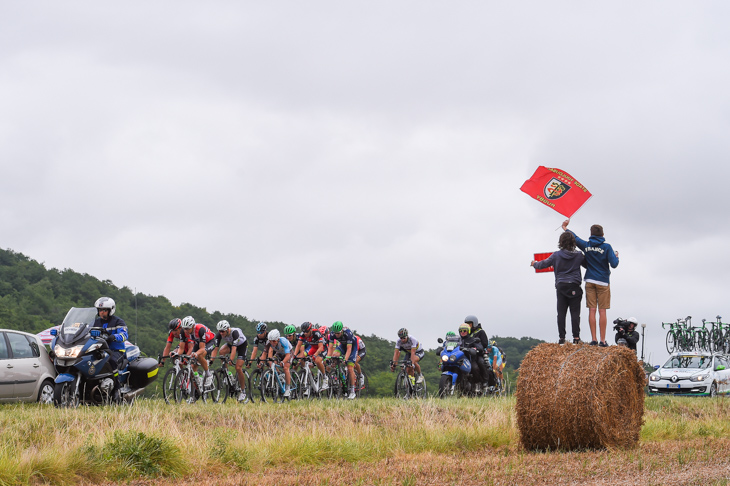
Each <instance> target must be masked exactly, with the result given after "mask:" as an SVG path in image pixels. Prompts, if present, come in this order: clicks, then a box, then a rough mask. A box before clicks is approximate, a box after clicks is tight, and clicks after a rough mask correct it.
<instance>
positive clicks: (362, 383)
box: [355, 372, 368, 398]
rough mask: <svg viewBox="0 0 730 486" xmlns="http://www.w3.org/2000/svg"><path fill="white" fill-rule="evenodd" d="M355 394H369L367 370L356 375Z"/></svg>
mask: <svg viewBox="0 0 730 486" xmlns="http://www.w3.org/2000/svg"><path fill="white" fill-rule="evenodd" d="M355 380H356V381H355V394H356V395H357V398H364V397H367V396H368V377H367V375H366V374H365V372H361V373H358V375H357V376H356V377H355Z"/></svg>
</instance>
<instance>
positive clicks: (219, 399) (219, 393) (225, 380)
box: [212, 368, 234, 403]
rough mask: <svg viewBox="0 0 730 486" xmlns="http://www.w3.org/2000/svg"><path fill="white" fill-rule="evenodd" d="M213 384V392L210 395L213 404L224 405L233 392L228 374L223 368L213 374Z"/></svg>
mask: <svg viewBox="0 0 730 486" xmlns="http://www.w3.org/2000/svg"><path fill="white" fill-rule="evenodd" d="M213 383H214V384H215V385H216V387H215V391H214V392H213V393H212V395H213V402H215V403H226V400H228V397H229V396H230V395H231V394H232V393H233V392H234V390H232V389H231V388H232V383H231V380H230V379H229V375H228V372H227V371H226V370H224V369H223V368H219V369H217V370H216V371H215V373H213Z"/></svg>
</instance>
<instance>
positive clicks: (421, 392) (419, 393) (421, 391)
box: [413, 376, 426, 398]
mask: <svg viewBox="0 0 730 486" xmlns="http://www.w3.org/2000/svg"><path fill="white" fill-rule="evenodd" d="M413 396H414V397H415V398H426V377H425V376H424V377H423V381H422V382H421V383H418V382H416V383H414V384H413Z"/></svg>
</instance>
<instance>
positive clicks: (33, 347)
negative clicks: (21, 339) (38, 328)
mask: <svg viewBox="0 0 730 486" xmlns="http://www.w3.org/2000/svg"><path fill="white" fill-rule="evenodd" d="M25 339H27V340H28V343H30V349H31V350H33V356H34V357H36V358H39V357H40V355H41V351H40V349H38V341H36V338H34V337H33V336H25Z"/></svg>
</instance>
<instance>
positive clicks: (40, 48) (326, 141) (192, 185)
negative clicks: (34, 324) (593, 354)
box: [0, 1, 730, 360]
mask: <svg viewBox="0 0 730 486" xmlns="http://www.w3.org/2000/svg"><path fill="white" fill-rule="evenodd" d="M729 14H730V5H728V4H727V3H724V2H697V3H687V2H678V1H648V2H639V3H637V2H628V1H626V2H620V1H619V2H608V3H595V2H588V3H586V2H578V1H573V2H519V3H518V4H513V3H504V2H472V1H464V2H435V1H401V2H389V1H388V2H385V1H370V2H335V1H331V2H321V1H320V2H308V3H302V2H284V1H280V2H232V1H226V2H223V1H221V2H198V1H175V2H171V1H159V2H125V3H109V2H101V3H100V2H91V1H89V2H74V1H65V2H55V1H47V2H43V1H34V2H3V3H2V4H1V5H0V168H1V169H2V171H1V175H0V228H1V231H0V247H2V248H6V249H12V250H15V251H18V252H21V253H24V254H26V255H28V256H29V257H31V258H34V259H36V260H38V261H40V262H43V263H44V264H45V265H46V266H47V267H48V268H52V267H55V268H58V269H64V268H70V269H73V270H75V271H78V272H82V273H88V274H91V275H94V276H96V277H98V278H100V279H108V280H111V281H113V282H114V284H116V285H118V286H128V287H130V288H136V289H137V291H139V292H141V293H145V294H151V295H165V296H167V297H168V298H169V299H170V300H171V301H172V302H173V304H176V305H179V304H180V303H182V302H190V303H193V304H195V305H198V306H202V307H206V308H207V309H208V310H209V311H211V312H212V311H214V310H220V311H221V312H226V313H229V312H230V313H237V314H242V315H245V316H247V317H249V318H251V319H255V320H272V321H283V322H287V323H293V324H300V323H301V322H303V321H307V320H308V321H312V322H318V323H320V324H331V323H332V322H333V321H335V320H342V321H343V322H344V323H345V325H347V326H349V327H351V328H354V329H356V330H357V331H359V332H360V333H361V334H363V335H366V336H367V335H370V334H377V335H378V336H381V337H385V338H387V339H391V340H393V339H395V338H396V331H397V329H398V328H400V327H406V328H408V329H409V330H410V331H411V334H412V335H414V336H415V337H416V338H418V339H420V340H421V341H423V342H424V344H425V345H426V347H427V348H433V347H435V346H436V338H437V337H439V336H442V335H443V333H444V332H445V331H447V330H451V329H455V328H456V327H457V326H458V324H459V323H460V322H462V321H463V318H464V316H466V315H467V314H475V315H476V316H477V317H478V318H479V319H480V320H481V321H482V323H483V325H484V327H485V328H486V330H487V332H488V333H489V334H490V335H492V334H498V335H502V336H505V335H506V336H514V337H521V336H531V337H537V338H541V339H545V340H550V341H556V340H557V326H556V323H555V290H554V285H553V275H552V274H535V273H534V271H533V270H532V269H531V268H530V267H529V263H530V260H531V259H532V255H533V253H536V252H546V251H552V250H554V249H555V248H556V245H557V241H558V237H559V234H560V231H556V228H558V227H559V226H560V224H561V222H562V221H563V219H564V218H563V217H562V216H561V215H559V214H558V213H556V212H554V211H552V210H550V209H548V208H546V207H545V206H543V205H541V204H539V203H537V202H535V201H533V200H531V199H530V198H529V197H528V196H526V195H525V194H524V193H522V192H520V190H519V188H520V186H521V185H522V183H523V182H524V181H525V180H526V179H527V178H529V177H530V175H531V174H532V173H533V172H534V171H535V169H536V168H537V167H538V166H540V165H544V166H547V167H556V168H560V169H562V170H564V171H567V172H569V173H571V174H572V175H573V176H574V177H576V178H577V179H578V180H579V181H581V182H582V183H583V184H584V185H585V186H586V187H587V188H588V189H589V190H590V191H591V192H592V193H593V194H594V197H593V198H592V199H591V200H590V201H589V202H588V203H587V204H586V205H585V206H584V207H583V208H582V209H581V210H580V211H579V212H578V213H577V214H576V215H575V216H574V218H573V220H572V222H571V226H570V227H571V228H572V229H574V230H575V231H576V232H577V234H578V235H579V236H581V237H583V238H585V239H587V238H588V236H589V228H590V225H591V224H594V223H598V224H602V225H603V226H604V229H605V234H606V239H607V241H608V242H609V243H611V244H612V245H613V247H614V249H616V250H618V251H619V252H620V260H621V261H620V265H619V267H618V268H617V269H616V270H614V271H613V273H612V276H611V291H612V305H611V309H610V310H609V311H608V317H609V321H612V320H613V319H615V318H617V317H619V316H621V317H629V316H635V317H637V318H638V319H639V321H640V322H644V323H646V324H647V327H646V333H647V354H651V355H652V358H653V359H654V360H660V359H663V358H664V357H665V356H666V351H664V331H663V330H662V329H661V322H662V321H671V320H675V319H676V318H678V317H683V316H686V315H692V316H693V317H694V320H695V323H698V322H700V319H701V318H707V319H714V317H715V316H716V315H718V314H720V315H722V316H726V318H725V319H724V320H726V321H727V320H730V298H729V296H730V278H728V273H729V272H728V271H729V270H730V264H729V263H728V255H729V254H730V250H729V249H728V247H727V241H728V240H729V239H730V216H728V209H727V206H728V202H727V201H728V198H727V181H728V180H730V168H729V164H728V159H729V155H730V136H729V133H728V132H729V128H730V90H728V86H730V62H728V59H730V30H728V29H727V24H728V18H730V15H729ZM89 304H90V305H91V304H92V303H91V302H90V303H89ZM118 313H119V315H121V316H122V317H124V316H130V315H132V314H133V309H123V308H120V309H119V310H118ZM170 317H173V316H170ZM163 324H164V323H160V325H163ZM207 324H214V323H207ZM582 324H583V332H582V337H583V338H584V340H589V339H590V333H589V331H588V319H587V310H586V309H583V315H582ZM610 339H611V341H612V339H613V338H612V336H611V338H610Z"/></svg>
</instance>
